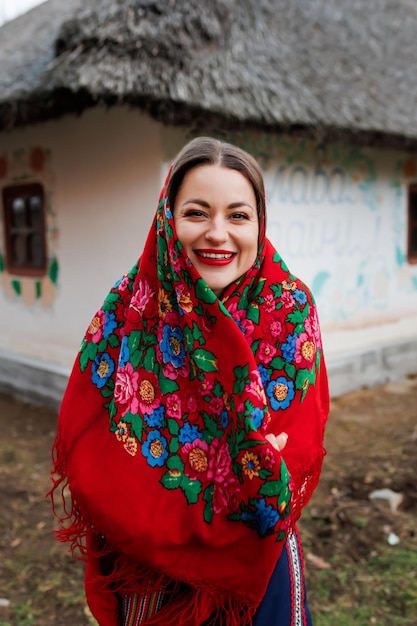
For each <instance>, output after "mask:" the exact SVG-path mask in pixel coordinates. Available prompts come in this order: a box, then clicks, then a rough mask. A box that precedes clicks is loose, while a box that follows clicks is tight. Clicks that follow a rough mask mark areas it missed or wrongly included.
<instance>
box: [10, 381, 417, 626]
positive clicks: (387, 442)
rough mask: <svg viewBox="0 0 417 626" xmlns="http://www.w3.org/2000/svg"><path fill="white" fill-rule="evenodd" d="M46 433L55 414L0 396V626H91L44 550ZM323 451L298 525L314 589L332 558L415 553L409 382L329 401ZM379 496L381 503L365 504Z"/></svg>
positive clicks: (55, 554)
mask: <svg viewBox="0 0 417 626" xmlns="http://www.w3.org/2000/svg"><path fill="white" fill-rule="evenodd" d="M55 425H56V412H55V411H53V410H50V409H45V408H43V407H39V406H35V405H31V404H28V403H23V402H20V401H18V400H17V399H15V398H12V397H10V396H8V395H4V394H3V395H2V394H0V432H1V437H0V503H1V507H0V626H31V625H35V626H49V625H50V624H55V625H57V626H87V625H88V624H91V623H92V622H91V618H90V617H89V615H88V610H87V609H86V608H85V605H84V595H83V586H82V564H80V563H79V562H76V561H73V560H72V559H71V558H70V557H69V556H68V555H67V554H66V551H65V549H64V547H63V546H62V545H60V544H57V543H55V542H54V541H53V539H52V529H53V527H54V520H53V517H52V514H51V510H50V504H49V500H47V499H45V498H44V494H45V493H46V491H47V490H48V489H49V488H50V479H49V471H50V467H51V462H50V449H51V444H52V441H53V438H54V433H55ZM326 447H327V450H328V454H327V456H326V459H325V464H324V470H323V474H322V478H321V482H320V485H319V487H318V489H317V491H316V493H315V495H314V496H313V499H312V501H311V503H310V505H309V506H308V507H307V510H306V512H305V515H304V516H303V518H302V521H301V532H302V534H303V535H304V538H305V553H306V554H305V556H306V563H307V568H308V570H309V572H310V577H311V578H312V579H313V582H314V572H315V571H318V570H325V569H327V568H331V565H330V562H331V560H332V559H333V558H334V556H335V555H339V557H341V558H342V560H343V561H344V562H345V563H346V566H347V567H349V564H354V563H358V562H361V561H366V560H367V559H369V558H371V557H372V555H374V554H375V553H376V552H377V551H378V549H379V546H381V545H383V544H385V545H386V544H387V543H388V544H390V545H392V546H393V549H394V546H395V545H396V544H397V545H398V544H401V545H410V547H413V549H415V548H416V546H417V542H416V541H417V540H416V525H415V520H416V513H417V482H416V478H415V477H416V475H417V375H416V376H412V377H409V378H407V379H406V380H404V381H402V382H398V383H391V384H386V385H383V386H380V387H375V388H372V389H362V390H359V391H356V392H353V393H349V394H347V395H344V396H342V397H339V398H337V399H334V400H333V401H332V405H331V413H330V418H329V422H328V428H327V434H326ZM381 490H385V491H383V492H382V495H384V493H385V496H387V495H388V496H390V499H388V500H387V499H384V498H372V497H370V496H372V494H373V495H374V496H375V492H377V494H378V492H381ZM386 490H389V491H386ZM379 495H381V493H379ZM327 580H328V584H330V585H331V584H332V582H331V581H332V577H329V578H328V579H327ZM334 593H335V594H336V595H337V593H338V591H337V589H336V588H335V589H334ZM407 623H408V622H407ZM416 623H417V622H416Z"/></svg>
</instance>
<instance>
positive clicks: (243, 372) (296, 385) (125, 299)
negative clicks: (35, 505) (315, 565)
mask: <svg viewBox="0 0 417 626" xmlns="http://www.w3.org/2000/svg"><path fill="white" fill-rule="evenodd" d="M263 231H264V224H261V228H260V232H263ZM327 414H328V387H327V376H326V370H325V365H324V360H323V356H322V346H321V338H320V330H319V324H318V319H317V313H316V308H315V304H314V301H313V298H312V295H311V293H310V291H309V290H308V288H307V287H306V286H305V285H304V284H303V283H302V282H301V281H299V280H298V279H297V278H296V277H294V276H293V275H292V274H290V272H289V271H288V269H287V268H286V266H285V264H284V263H283V261H282V259H281V258H280V257H279V255H278V253H277V252H276V251H275V250H274V248H273V246H272V245H271V243H270V242H269V241H268V240H266V239H264V240H263V241H261V242H260V248H259V253H258V258H257V260H256V262H255V264H254V266H253V267H252V268H250V269H249V270H248V272H247V273H246V275H244V276H243V277H242V278H241V279H240V280H239V281H237V284H234V285H232V286H230V287H229V288H228V289H227V290H226V292H225V294H224V297H223V299H222V302H220V301H219V300H218V299H217V297H216V296H215V295H214V294H213V292H212V291H211V290H210V289H209V288H208V287H207V285H206V283H205V282H204V281H203V280H202V279H201V277H200V276H199V275H198V274H197V273H196V271H195V270H194V268H193V267H192V265H191V264H190V262H189V260H188V259H187V257H186V255H185V254H184V252H183V250H182V247H181V245H180V244H179V242H177V241H176V239H175V229H174V222H173V218H172V214H171V211H170V209H169V206H168V204H167V201H166V200H165V197H164V192H162V193H161V197H160V202H159V206H158V210H157V214H156V217H155V220H154V224H153V227H152V228H151V231H150V233H149V235H148V239H147V242H146V245H145V249H144V252H143V255H142V257H141V258H140V259H139V261H138V263H137V264H136V265H135V266H134V268H133V269H132V270H131V272H130V273H129V274H127V275H126V276H124V277H123V279H122V280H121V281H119V282H118V283H117V284H116V285H115V286H114V287H113V288H112V290H111V291H110V293H109V295H108V297H107V298H106V300H105V302H104V304H103V306H102V307H101V309H100V310H99V311H98V312H97V314H96V315H95V316H94V318H93V320H92V322H91V324H90V326H89V328H88V330H87V332H86V335H85V337H84V341H83V343H82V346H81V349H80V353H79V355H78V357H77V360H76V362H75V364H74V368H73V371H72V374H71V377H70V380H69V383H68V387H67V390H66V393H65V396H64V399H63V402H62V406H61V410H60V414H59V422H58V434H57V439H56V442H55V468H54V480H55V486H54V490H56V489H57V488H58V486H59V485H61V487H62V486H65V485H67V484H68V486H69V488H70V492H71V496H72V500H71V508H70V511H69V514H68V516H67V517H66V518H65V519H64V520H63V528H62V530H61V531H60V533H59V538H60V539H61V540H64V541H70V542H71V543H72V547H73V549H76V547H77V546H81V547H82V550H83V551H84V553H85V558H86V560H87V576H86V592H87V599H88V602H89V604H90V607H91V610H92V612H93V614H94V615H95V617H96V619H97V620H98V622H99V624H100V625H101V626H115V625H116V624H117V621H116V619H117V618H116V617H115V612H117V605H116V603H115V595H114V592H115V591H118V592H119V593H145V592H147V591H149V590H153V589H157V588H161V586H164V585H170V584H171V585H172V584H176V583H180V582H186V583H187V584H188V585H190V588H191V590H190V594H191V596H190V597H187V598H186V599H185V601H181V598H179V599H178V602H177V604H176V603H175V601H174V600H173V601H172V603H171V604H170V605H169V607H168V609H166V610H165V611H162V612H161V614H158V615H157V616H156V617H155V618H154V620H152V621H151V622H149V623H150V624H151V623H152V624H165V625H167V624H170V623H172V624H178V623H181V624H189V626H192V625H197V624H201V622H202V621H203V620H205V619H207V618H208V617H209V616H210V614H213V615H214V613H213V611H215V612H216V614H217V615H222V616H223V618H224V619H225V622H224V623H225V624H230V625H234V624H236V625H238V624H246V623H248V624H249V623H250V622H251V616H252V615H253V612H254V611H255V610H256V607H257V606H258V605H259V603H260V601H261V599H262V597H263V595H264V593H265V590H266V587H267V584H268V581H269V578H270V576H271V574H272V571H273V569H274V567H275V564H276V562H277V559H278V557H279V555H280V552H281V550H282V546H283V543H284V542H285V539H286V535H287V533H288V531H289V529H290V528H291V527H292V526H293V524H294V523H295V521H296V519H298V517H299V516H300V514H301V509H302V507H303V506H305V504H306V503H307V502H308V500H309V498H310V497H311V494H312V493H313V491H314V488H315V487H316V485H317V481H318V478H319V475H320V470H321V464H322V459H323V455H324V448H323V434H324V424H325V421H326V418H327ZM282 431H285V432H286V433H288V435H289V437H288V443H287V446H286V448H285V450H284V451H283V453H282V455H281V454H280V453H279V452H278V451H277V450H275V449H274V448H272V446H271V445H270V444H269V443H268V441H267V440H266V439H265V434H266V433H269V432H273V433H275V434H279V433H280V432H282ZM287 468H288V469H289V471H290V474H291V478H290V476H289V475H288V471H287ZM86 536H87V546H86V548H85V542H86ZM100 537H101V539H100ZM106 589H107V590H110V591H111V592H112V593H108V594H106V593H105V590H106ZM173 598H174V596H173ZM170 620H172V621H170Z"/></svg>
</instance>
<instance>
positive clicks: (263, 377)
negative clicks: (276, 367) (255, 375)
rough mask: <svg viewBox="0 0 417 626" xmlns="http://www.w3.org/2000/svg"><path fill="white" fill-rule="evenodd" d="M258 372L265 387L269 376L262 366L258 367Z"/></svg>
mask: <svg viewBox="0 0 417 626" xmlns="http://www.w3.org/2000/svg"><path fill="white" fill-rule="evenodd" d="M258 370H259V374H260V377H261V381H262V384H263V386H264V387H265V386H266V385H267V384H268V383H269V381H270V378H271V375H270V373H269V371H268V370H267V369H266V367H265V366H264V365H258Z"/></svg>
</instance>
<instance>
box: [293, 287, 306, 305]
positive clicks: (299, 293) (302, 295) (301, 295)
mask: <svg viewBox="0 0 417 626" xmlns="http://www.w3.org/2000/svg"><path fill="white" fill-rule="evenodd" d="M293 296H294V300H297V302H298V303H299V304H305V303H306V302H307V294H306V292H305V291H303V290H302V289H296V290H295V291H294V293H293Z"/></svg>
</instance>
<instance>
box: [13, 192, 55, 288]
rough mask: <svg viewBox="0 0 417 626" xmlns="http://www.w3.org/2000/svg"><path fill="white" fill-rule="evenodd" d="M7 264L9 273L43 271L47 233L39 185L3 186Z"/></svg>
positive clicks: (28, 274) (23, 273)
mask: <svg viewBox="0 0 417 626" xmlns="http://www.w3.org/2000/svg"><path fill="white" fill-rule="evenodd" d="M3 212H4V226H5V243H6V267H7V270H8V271H9V272H10V273H11V274H18V275H21V276H22V275H23V276H43V275H44V274H45V273H46V260H47V258H46V236H45V210H44V193H43V188H42V185H40V184H38V183H32V184H28V185H13V186H10V187H5V188H4V189H3Z"/></svg>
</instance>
